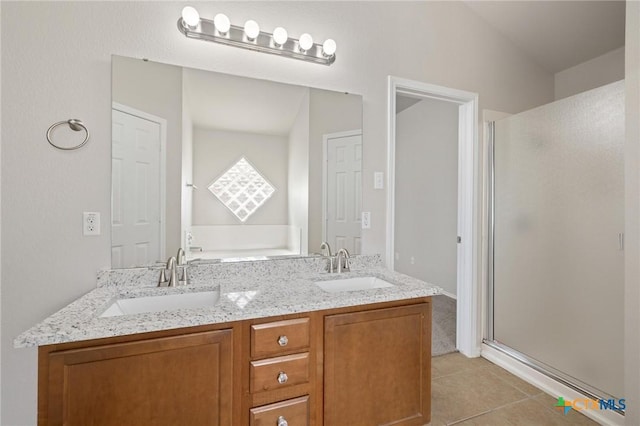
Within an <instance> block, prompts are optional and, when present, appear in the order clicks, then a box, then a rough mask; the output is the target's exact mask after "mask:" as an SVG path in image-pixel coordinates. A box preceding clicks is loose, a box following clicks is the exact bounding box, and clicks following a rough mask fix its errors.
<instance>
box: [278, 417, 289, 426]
mask: <svg viewBox="0 0 640 426" xmlns="http://www.w3.org/2000/svg"><path fill="white" fill-rule="evenodd" d="M278 426H289V422H287V419H285V418H284V416H280V417H278Z"/></svg>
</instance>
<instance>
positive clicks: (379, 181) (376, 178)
mask: <svg viewBox="0 0 640 426" xmlns="http://www.w3.org/2000/svg"><path fill="white" fill-rule="evenodd" d="M373 189H384V173H383V172H374V173H373Z"/></svg>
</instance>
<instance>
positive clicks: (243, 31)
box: [178, 6, 336, 65]
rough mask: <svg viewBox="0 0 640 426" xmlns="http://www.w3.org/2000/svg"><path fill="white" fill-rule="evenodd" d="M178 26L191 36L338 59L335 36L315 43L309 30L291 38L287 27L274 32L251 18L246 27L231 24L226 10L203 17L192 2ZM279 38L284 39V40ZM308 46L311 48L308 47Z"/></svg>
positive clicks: (311, 58)
mask: <svg viewBox="0 0 640 426" xmlns="http://www.w3.org/2000/svg"><path fill="white" fill-rule="evenodd" d="M220 17H222V19H220ZM216 22H218V23H220V22H222V23H223V25H220V24H218V25H219V28H216ZM178 30H179V31H180V32H181V33H182V34H184V35H185V36H186V37H189V38H194V39H199V40H206V41H213V42H216V43H222V44H226V45H229V46H235V47H241V48H243V49H249V50H254V51H257V52H263V53H270V54H272V55H279V56H286V57H289V58H294V59H299V60H302V61H307V62H313V63H316V64H322V65H331V64H332V63H333V62H334V61H335V60H336V55H335V50H336V43H335V42H334V41H333V40H331V39H328V40H326V41H325V42H324V43H323V44H317V43H313V41H312V39H311V36H310V35H309V34H303V35H302V36H301V37H300V40H297V39H293V38H288V37H287V33H286V30H284V29H283V28H276V31H279V34H276V35H275V36H274V34H271V33H267V32H264V31H260V30H259V27H258V24H257V23H256V22H255V21H247V23H246V24H245V26H244V28H243V27H239V26H236V25H231V24H230V23H229V19H228V18H227V17H226V16H224V15H222V14H219V15H216V17H215V18H214V19H213V20H210V19H204V18H200V16H199V14H198V12H197V11H196V10H195V9H193V8H192V7H189V6H187V7H185V9H184V10H183V12H182V17H180V18H179V19H178ZM276 31H274V33H276ZM283 34H284V35H283ZM250 35H254V37H253V38H252V37H250ZM276 40H280V41H283V42H282V43H281V44H280V43H278V42H276ZM304 47H307V48H306V49H304Z"/></svg>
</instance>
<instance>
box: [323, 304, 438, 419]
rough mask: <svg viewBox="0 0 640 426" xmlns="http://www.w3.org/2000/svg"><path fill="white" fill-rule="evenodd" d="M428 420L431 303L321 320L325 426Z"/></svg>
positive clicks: (429, 415)
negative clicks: (322, 324) (322, 327)
mask: <svg viewBox="0 0 640 426" xmlns="http://www.w3.org/2000/svg"><path fill="white" fill-rule="evenodd" d="M430 419H431V304H430V303H421V304H418V305H411V306H399V307H394V308H385V309H375V310H370V311H364V312H350V313H344V314H339V315H329V316H326V317H325V320H324V425H325V426H340V425H356V424H357V425H391V424H393V425H398V426H400V425H402V426H413V425H424V424H427V423H429V421H430Z"/></svg>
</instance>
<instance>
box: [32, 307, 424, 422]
mask: <svg viewBox="0 0 640 426" xmlns="http://www.w3.org/2000/svg"><path fill="white" fill-rule="evenodd" d="M38 368H39V375H38V381H39V383H38V386H39V389H38V424H39V425H40V426H44V425H80V426H89V425H118V426H122V425H125V426H126V425H132V426H133V425H135V426H138V425H180V426H183V425H198V426H200V425H222V426H242V425H244V426H263V425H268V426H280V425H288V426H321V425H326V426H351V425H363V426H369V425H371V426H373V425H382V424H393V425H401V426H413V425H422V424H427V423H429V420H430V397H431V303H430V298H428V297H425V298H417V299H411V300H403V301H397V302H385V303H376V304H370V305H362V306H354V307H348V308H339V309H331V310H325V311H316V312H309V313H304V314H293V315H286V316H279V317H274V318H264V319H259V320H247V321H240V322H234V323H227V324H213V325H208V326H198V327H190V328H184V329H174V330H166V331H158V332H151V333H144V334H139V335H128V336H120V337H113V338H107V339H98V340H92V341H81V342H73V343H64V344H56V345H48V346H42V347H40V350H39V367H38Z"/></svg>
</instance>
